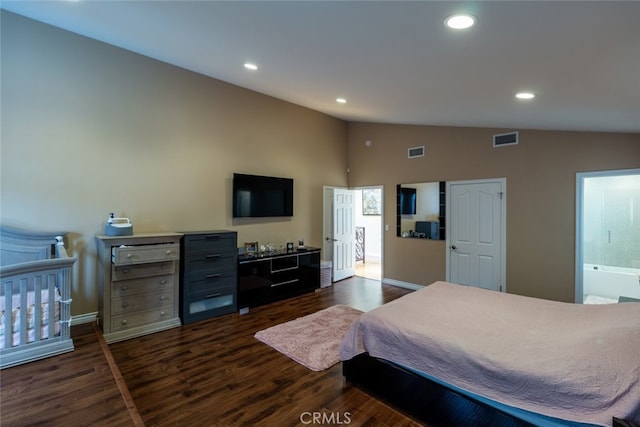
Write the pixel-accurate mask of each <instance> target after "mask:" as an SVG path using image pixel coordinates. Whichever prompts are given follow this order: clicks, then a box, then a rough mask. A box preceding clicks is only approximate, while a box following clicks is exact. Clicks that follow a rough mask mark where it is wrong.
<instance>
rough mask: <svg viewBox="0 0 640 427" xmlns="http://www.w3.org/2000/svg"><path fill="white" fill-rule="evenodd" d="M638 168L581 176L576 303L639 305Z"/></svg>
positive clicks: (578, 186) (639, 227)
mask: <svg viewBox="0 0 640 427" xmlns="http://www.w3.org/2000/svg"><path fill="white" fill-rule="evenodd" d="M639 242H640V169H626V170H618V171H602V172H585V173H578V174H577V180H576V302H577V303H585V304H589V303H593V304H601V303H617V302H625V301H634V300H638V301H640V243H639Z"/></svg>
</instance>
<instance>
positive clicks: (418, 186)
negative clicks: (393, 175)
mask: <svg viewBox="0 0 640 427" xmlns="http://www.w3.org/2000/svg"><path fill="white" fill-rule="evenodd" d="M445 189H446V185H445V182H444V181H440V182H417V183H412V184H398V186H397V187H396V209H397V224H396V235H397V236H398V237H404V238H411V239H427V240H445V200H446V197H445Z"/></svg>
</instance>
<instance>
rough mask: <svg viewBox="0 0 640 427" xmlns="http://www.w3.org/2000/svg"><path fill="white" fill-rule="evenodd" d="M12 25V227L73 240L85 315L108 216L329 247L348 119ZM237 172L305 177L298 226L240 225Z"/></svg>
mask: <svg viewBox="0 0 640 427" xmlns="http://www.w3.org/2000/svg"><path fill="white" fill-rule="evenodd" d="M1 27H2V34H1V43H2V45H1V51H2V57H1V60H2V63H1V64H2V70H1V71H2V87H1V89H2V98H1V109H2V110H1V111H2V133H1V138H2V147H1V149H2V151H1V156H2V157H1V176H0V178H1V189H2V193H1V217H0V220H1V221H2V223H3V224H8V225H13V226H18V227H23V228H28V229H43V230H68V231H70V235H69V248H70V252H71V253H72V254H73V255H74V256H77V257H78V258H79V260H78V262H77V264H76V267H75V270H74V272H73V289H72V297H73V304H72V314H73V315H79V314H85V313H91V312H95V311H97V294H96V292H97V284H96V278H97V273H96V265H95V264H96V246H95V242H94V236H95V234H97V233H102V232H104V222H105V220H106V218H107V214H108V213H109V212H115V213H116V214H117V215H121V216H127V217H130V218H131V220H132V222H133V224H134V231H136V232H144V231H182V230H206V229H230V230H236V231H237V232H238V241H239V244H240V245H242V242H244V241H255V240H257V241H260V242H265V243H266V242H267V241H271V242H273V243H284V242H287V241H294V240H297V239H298V238H304V239H305V242H306V243H307V244H309V245H315V246H321V245H322V200H323V191H322V186H323V185H335V186H346V184H347V176H346V172H345V171H346V139H347V124H346V123H345V122H343V121H341V120H337V119H334V118H331V117H329V116H326V115H323V114H320V113H318V112H315V111H312V110H309V109H305V108H302V107H299V106H295V105H292V104H290V103H286V102H283V101H279V100H276V99H274V98H271V97H268V96H264V95H260V94H257V93H255V92H251V91H249V90H245V89H241V88H238V87H236V86H232V85H229V84H226V83H223V82H220V81H217V80H214V79H211V78H208V77H205V76H202V75H199V74H196V73H193V72H190V71H187V70H184V69H180V68H177V67H174V66H171V65H167V64H164V63H161V62H158V61H155V60H152V59H149V58H147V57H143V56H140V55H136V54H133V53H131V52H128V51H125V50H122V49H118V48H116V47H113V46H109V45H106V44H103V43H100V42H97V41H94V40H91V39H88V38H84V37H80V36H78V35H75V34H72V33H69V32H65V31H62V30H59V29H56V28H53V27H50V26H46V25H43V24H40V23H37V22H35V21H32V20H28V19H25V18H22V17H20V16H18V15H14V14H11V13H8V12H5V11H2V22H1ZM211 60H216V59H215V58H211ZM240 65H241V64H240ZM242 71H243V70H242V69H241V68H239V69H238V72H242ZM233 172H241V173H251V174H262V175H274V176H284V177H292V178H294V180H295V183H294V197H295V206H294V217H293V218H292V219H284V220H244V221H234V220H233V219H232V218H231V205H230V200H231V194H230V191H231V178H232V174H233Z"/></svg>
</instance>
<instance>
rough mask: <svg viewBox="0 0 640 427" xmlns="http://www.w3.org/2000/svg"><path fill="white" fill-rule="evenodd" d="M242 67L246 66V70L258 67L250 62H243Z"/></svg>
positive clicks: (254, 69) (253, 69)
mask: <svg viewBox="0 0 640 427" xmlns="http://www.w3.org/2000/svg"><path fill="white" fill-rule="evenodd" d="M244 68H246V69H247V70H251V71H256V70H257V69H258V66H257V65H256V64H252V63H250V62H245V64H244Z"/></svg>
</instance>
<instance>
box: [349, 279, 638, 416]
mask: <svg viewBox="0 0 640 427" xmlns="http://www.w3.org/2000/svg"><path fill="white" fill-rule="evenodd" d="M363 352H368V353H369V354H370V355H371V356H373V357H377V358H381V359H385V360H388V361H391V362H394V363H397V364H399V365H403V366H406V367H410V368H411V369H414V370H417V371H420V372H423V373H425V374H426V375H428V376H430V377H433V378H437V379H439V380H440V381H442V382H444V383H447V384H451V385H453V386H454V387H457V388H459V389H462V390H466V391H468V392H469V393H473V394H476V395H479V396H484V397H485V398H487V399H490V400H493V401H495V402H498V403H500V404H502V405H508V406H511V407H514V408H519V409H523V410H526V411H530V412H534V413H538V414H542V415H545V416H548V417H554V418H558V419H561V420H567V421H573V422H583V423H593V424H598V425H611V424H612V417H614V416H615V417H619V418H625V419H628V420H633V421H636V422H637V421H640V304H638V303H631V304H611V305H581V304H569V303H561V302H555V301H547V300H541V299H536V298H528V297H522V296H517V295H511V294H504V293H499V292H494V291H488V290H484V289H479V288H473V287H467V286H462V285H455V284H451V283H446V282H436V283H434V284H432V285H430V286H427V287H425V288H424V289H421V290H419V291H416V292H413V293H411V294H409V295H406V296H404V297H402V298H399V299H397V300H395V301H392V302H390V303H388V304H385V305H384V306H381V307H379V308H376V309H374V310H371V311H369V312H367V313H364V314H363V315H362V316H361V317H360V318H359V319H358V320H357V321H356V322H355V323H354V324H353V325H352V327H351V329H350V330H349V331H348V332H347V334H346V335H345V338H344V340H343V341H342V343H341V347H340V356H341V359H342V360H348V359H351V358H352V357H354V356H356V355H357V354H360V353H363Z"/></svg>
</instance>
